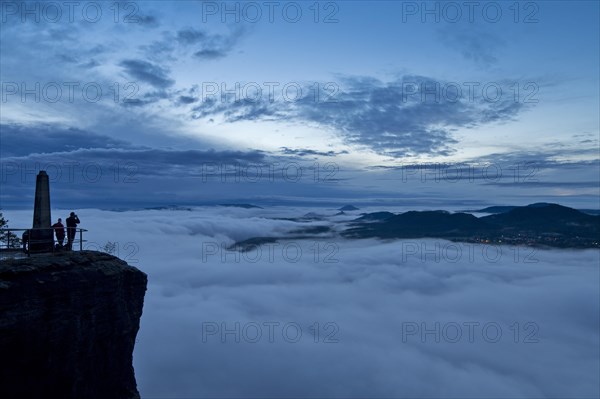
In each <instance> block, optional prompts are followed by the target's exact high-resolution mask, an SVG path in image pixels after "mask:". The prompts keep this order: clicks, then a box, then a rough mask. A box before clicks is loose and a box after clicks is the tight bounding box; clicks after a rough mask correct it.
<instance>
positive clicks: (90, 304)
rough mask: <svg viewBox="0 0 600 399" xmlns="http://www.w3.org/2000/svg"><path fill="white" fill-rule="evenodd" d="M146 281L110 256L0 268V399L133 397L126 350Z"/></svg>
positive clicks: (42, 259) (8, 263) (74, 256)
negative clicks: (0, 397)
mask: <svg viewBox="0 0 600 399" xmlns="http://www.w3.org/2000/svg"><path fill="white" fill-rule="evenodd" d="M146 284H147V276H146V274H144V273H142V272H141V271H139V270H138V269H136V268H134V267H132V266H129V265H128V264H127V263H125V262H124V261H122V260H120V259H118V258H115V257H113V256H111V255H108V254H105V253H101V252H94V251H83V252H70V253H62V254H58V255H44V256H36V257H33V256H32V257H31V258H26V259H18V260H2V262H1V264H0V392H1V393H0V395H1V396H2V397H3V398H63V399H67V398H85V399H95V398H98V399H100V398H102V399H108V398H111V399H121V398H139V393H138V391H137V387H136V382H135V375H134V371H133V365H132V360H133V347H134V344H135V338H136V335H137V332H138V329H139V325H140V317H141V315H142V307H143V303H144V294H145V292H146Z"/></svg>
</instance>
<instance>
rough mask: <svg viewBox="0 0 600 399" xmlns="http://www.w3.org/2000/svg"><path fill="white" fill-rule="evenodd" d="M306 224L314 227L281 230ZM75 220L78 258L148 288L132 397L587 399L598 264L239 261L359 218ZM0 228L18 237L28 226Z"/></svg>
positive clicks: (341, 258)
mask: <svg viewBox="0 0 600 399" xmlns="http://www.w3.org/2000/svg"><path fill="white" fill-rule="evenodd" d="M374 210H377V209H369V211H374ZM400 210H402V209H392V211H400ZM69 211H70V210H54V211H53V220H55V219H56V218H57V217H59V216H60V217H62V218H63V220H64V219H65V218H66V217H67V215H68V212H69ZM363 211H364V210H361V211H360V212H363ZM307 212H313V213H317V214H321V215H325V216H326V217H324V218H323V219H322V220H316V221H309V222H302V223H301V222H297V221H291V220H284V219H279V218H293V217H298V216H302V215H304V214H305V213H307ZM77 213H78V215H79V217H80V219H81V221H82V224H81V226H80V227H83V228H87V229H89V232H88V233H86V239H87V240H88V242H86V248H88V249H104V250H110V251H112V252H114V253H115V254H116V255H118V256H119V257H120V258H122V259H125V260H127V261H128V262H129V263H130V264H132V265H134V266H136V267H138V268H139V269H141V270H142V271H144V272H145V273H147V274H148V278H149V283H148V291H147V293H146V298H145V303H144V313H143V316H142V320H141V328H140V331H139V334H138V340H137V344H136V347H135V352H134V367H135V372H136V377H137V382H138V387H139V390H140V393H141V395H142V397H143V398H146V399H152V398H200V397H211V398H216V397H227V398H231V397H236V398H245V397H253V398H254V397H273V398H275V397H294V398H299V397H339V398H341V397H344V398H346V397H390V398H392V397H394V398H401V397H424V398H458V397H461V398H486V397H487V398H542V397H543V398H546V397H549V398H566V397H577V398H597V397H598V396H600V392H599V389H600V388H599V386H600V381H599V379H600V360H599V359H600V343H599V331H600V329H599V324H600V323H599V317H600V316H599V315H600V296H599V292H600V288H599V283H600V275H599V264H600V262H599V261H600V259H599V258H600V251H598V250H558V249H551V250H542V249H531V248H524V247H508V246H503V247H495V246H484V245H474V244H460V243H451V242H448V241H444V240H434V239H429V240H397V241H387V242H386V241H381V240H375V239H367V240H346V239H342V238H339V236H337V235H336V234H335V233H334V234H327V233H325V234H322V235H318V236H315V237H312V238H309V239H304V240H283V241H279V242H277V243H264V244H261V245H259V246H255V247H253V248H251V250H250V251H248V252H244V253H240V252H235V251H229V250H228V249H227V248H228V247H229V246H230V245H232V244H233V243H234V242H236V241H241V240H246V239H249V238H252V237H266V236H268V237H289V236H290V235H294V233H292V232H293V231H294V230H297V229H298V228H300V227H302V228H304V227H307V226H333V229H334V231H336V230H340V229H342V228H343V223H342V222H343V221H347V220H350V219H353V218H355V217H356V216H357V215H358V212H353V213H350V214H348V215H340V216H332V215H335V213H337V211H336V210H334V209H325V208H322V209H315V208H310V209H308V208H277V207H275V208H270V209H240V208H224V207H200V208H194V209H193V210H191V211H185V210H140V211H126V212H112V211H101V210H93V209H86V210H79V211H77ZM4 214H5V217H7V218H8V219H9V220H10V225H11V226H12V227H21V226H30V225H31V212H30V211H5V212H4ZM108 243H112V244H113V245H110V244H109V245H107V244H108Z"/></svg>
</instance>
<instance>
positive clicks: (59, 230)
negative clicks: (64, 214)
mask: <svg viewBox="0 0 600 399" xmlns="http://www.w3.org/2000/svg"><path fill="white" fill-rule="evenodd" d="M52 228H53V229H54V234H56V241H57V242H58V246H59V247H60V248H62V246H63V243H64V242H65V226H64V225H63V224H62V219H61V218H58V222H56V223H54V224H53V225H52Z"/></svg>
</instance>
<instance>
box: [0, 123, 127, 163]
mask: <svg viewBox="0 0 600 399" xmlns="http://www.w3.org/2000/svg"><path fill="white" fill-rule="evenodd" d="M0 130H1V133H0V136H1V137H2V146H1V148H0V157H2V158H4V159H6V158H9V157H20V156H25V155H30V154H44V153H45V154H49V153H53V152H70V151H75V150H78V149H92V148H104V149H106V148H127V147H130V145H129V144H128V143H127V142H125V141H123V140H119V139H115V138H112V137H108V136H104V135H101V134H96V133H93V132H89V131H84V130H81V129H75V128H64V127H60V126H55V125H51V124H47V125H36V126H35V127H31V126H26V125H18V124H2V125H0Z"/></svg>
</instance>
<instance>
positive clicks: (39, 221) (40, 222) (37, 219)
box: [29, 170, 54, 252]
mask: <svg viewBox="0 0 600 399" xmlns="http://www.w3.org/2000/svg"><path fill="white" fill-rule="evenodd" d="M30 240H31V245H30V247H29V251H30V252H51V251H52V248H53V247H54V234H53V231H52V217H51V215H50V181H49V179H48V174H47V173H46V171H44V170H40V172H39V173H38V175H37V179H36V182H35V205H34V209H33V229H32V230H31V234H30Z"/></svg>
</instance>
